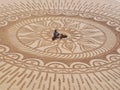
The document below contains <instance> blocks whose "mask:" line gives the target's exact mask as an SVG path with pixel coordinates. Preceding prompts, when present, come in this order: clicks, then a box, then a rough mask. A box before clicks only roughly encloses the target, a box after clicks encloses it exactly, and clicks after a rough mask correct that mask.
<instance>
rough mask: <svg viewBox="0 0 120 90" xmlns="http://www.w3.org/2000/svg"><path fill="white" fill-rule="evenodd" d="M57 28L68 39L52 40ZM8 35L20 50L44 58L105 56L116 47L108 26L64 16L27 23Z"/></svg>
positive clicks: (28, 21)
mask: <svg viewBox="0 0 120 90" xmlns="http://www.w3.org/2000/svg"><path fill="white" fill-rule="evenodd" d="M94 24H95V25H94ZM55 29H58V32H60V33H62V34H65V35H67V36H68V37H67V38H63V39H61V40H55V41H52V39H51V38H52V35H53V32H54V30H55ZM8 36H9V39H10V41H11V43H12V42H15V44H13V45H14V46H15V47H17V48H18V49H19V50H21V51H24V52H27V53H31V54H34V55H37V56H41V57H52V58H63V59H72V60H74V59H84V58H90V57H94V56H96V55H99V54H103V53H106V52H107V51H109V50H111V49H112V48H113V47H114V46H115V44H116V36H115V34H114V33H113V32H112V31H111V30H109V29H108V28H107V27H105V26H102V25H100V24H98V23H97V24H96V22H93V21H89V20H85V19H82V18H74V17H65V16H63V17H62V16H61V17H51V16H49V17H40V18H34V19H28V20H24V21H22V22H20V23H17V24H15V25H13V26H12V27H11V28H9V30H8Z"/></svg>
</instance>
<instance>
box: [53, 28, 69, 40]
mask: <svg viewBox="0 0 120 90" xmlns="http://www.w3.org/2000/svg"><path fill="white" fill-rule="evenodd" d="M62 38H67V35H63V34H60V33H58V31H57V30H54V32H53V37H52V40H53V41H54V40H56V39H62Z"/></svg>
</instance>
